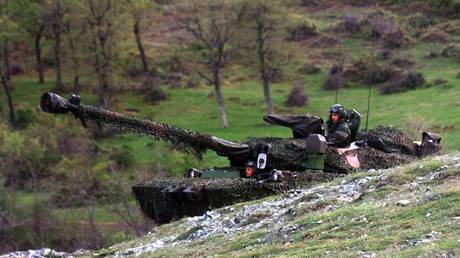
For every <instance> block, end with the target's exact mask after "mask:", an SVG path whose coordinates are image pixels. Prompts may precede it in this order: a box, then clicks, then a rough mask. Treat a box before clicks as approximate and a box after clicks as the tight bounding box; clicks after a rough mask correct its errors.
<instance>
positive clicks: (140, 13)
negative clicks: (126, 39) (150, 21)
mask: <svg viewBox="0 0 460 258" xmlns="http://www.w3.org/2000/svg"><path fill="white" fill-rule="evenodd" d="M127 1H128V4H129V5H130V13H131V16H132V18H133V20H134V23H133V32H134V35H135V38H136V46H137V49H138V50H139V55H140V58H141V61H142V70H143V71H144V73H145V74H148V73H149V65H148V62H147V56H146V54H145V49H144V44H143V43H142V30H143V28H142V23H143V22H144V20H145V19H144V18H143V17H145V15H146V14H145V10H147V9H149V8H151V7H152V3H151V1H148V0H127Z"/></svg>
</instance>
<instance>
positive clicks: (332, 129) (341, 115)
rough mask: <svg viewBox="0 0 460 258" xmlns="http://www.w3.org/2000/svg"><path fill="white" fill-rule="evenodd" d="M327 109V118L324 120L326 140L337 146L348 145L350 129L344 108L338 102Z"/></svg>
mask: <svg viewBox="0 0 460 258" xmlns="http://www.w3.org/2000/svg"><path fill="white" fill-rule="evenodd" d="M329 111H330V113H329V119H328V120H327V121H326V125H327V132H326V139H327V142H328V143H330V144H333V145H335V146H337V147H346V146H348V145H349V144H350V140H351V130H350V126H349V125H348V121H347V119H348V117H347V114H346V111H345V108H344V107H343V106H342V105H340V104H335V105H333V106H332V107H331V108H330V109H329Z"/></svg>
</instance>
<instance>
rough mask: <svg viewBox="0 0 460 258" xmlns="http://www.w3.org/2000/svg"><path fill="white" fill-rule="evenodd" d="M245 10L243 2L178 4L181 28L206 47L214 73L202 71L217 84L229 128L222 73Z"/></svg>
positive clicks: (206, 58) (206, 59)
mask: <svg viewBox="0 0 460 258" xmlns="http://www.w3.org/2000/svg"><path fill="white" fill-rule="evenodd" d="M243 10H244V8H242V5H238V4H237V3H235V2H233V1H225V0H217V1H212V0H207V1H191V2H188V1H187V2H185V3H182V4H180V5H179V6H178V8H177V9H176V12H175V15H174V18H175V20H176V22H177V25H178V26H179V28H182V29H183V30H185V31H186V32H188V33H190V34H191V35H192V36H193V37H194V39H195V40H196V41H197V42H198V43H199V44H201V45H203V48H204V49H205V50H206V54H205V55H203V56H202V57H203V59H204V62H205V65H206V66H207V68H208V69H209V71H210V73H211V76H208V75H206V74H204V73H202V72H199V74H200V75H201V76H202V77H203V78H204V79H205V80H207V81H208V82H209V83H210V84H211V85H214V93H215V96H216V101H217V105H218V106H219V111H220V118H221V124H222V127H223V128H226V127H228V121H227V114H226V112H225V107H224V98H223V96H222V82H221V75H220V73H221V71H222V69H223V68H224V67H225V65H226V64H227V61H228V60H227V59H228V53H229V51H228V45H229V42H230V40H232V39H233V38H234V36H235V32H236V30H237V29H238V24H239V22H240V21H241V19H242V15H243Z"/></svg>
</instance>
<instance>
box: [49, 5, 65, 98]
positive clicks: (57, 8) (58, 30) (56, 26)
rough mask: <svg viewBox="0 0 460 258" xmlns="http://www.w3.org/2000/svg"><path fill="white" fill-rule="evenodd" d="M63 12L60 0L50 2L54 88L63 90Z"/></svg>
mask: <svg viewBox="0 0 460 258" xmlns="http://www.w3.org/2000/svg"><path fill="white" fill-rule="evenodd" d="M64 12H65V9H64V8H63V7H62V5H61V0H53V2H52V3H51V27H52V29H53V37H54V47H53V53H54V69H55V73H56V90H57V91H63V90H64V84H63V83H62V69H61V52H62V50H61V34H62V33H63V31H64V22H63V21H64Z"/></svg>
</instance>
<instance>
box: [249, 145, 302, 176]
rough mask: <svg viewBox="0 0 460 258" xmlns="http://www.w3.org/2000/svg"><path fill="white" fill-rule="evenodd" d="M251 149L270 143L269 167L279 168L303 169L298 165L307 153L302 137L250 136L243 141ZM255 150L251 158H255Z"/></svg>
mask: <svg viewBox="0 0 460 258" xmlns="http://www.w3.org/2000/svg"><path fill="white" fill-rule="evenodd" d="M244 144H247V145H248V146H249V147H250V148H251V149H252V150H257V149H258V148H259V146H263V145H267V144H268V145H270V149H269V151H268V157H267V159H268V163H269V164H270V167H273V168H276V169H281V170H292V171H303V170H304V168H303V167H302V166H301V165H300V163H301V162H302V160H305V159H306V158H307V157H308V155H309V153H308V152H307V149H306V147H307V145H306V142H305V140H303V139H290V138H274V137H263V138H262V137H261V138H256V137H251V138H248V139H246V140H245V141H244ZM257 154H258V152H257V151H255V152H253V157H251V158H252V160H256V158H257V157H256V155H257Z"/></svg>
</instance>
